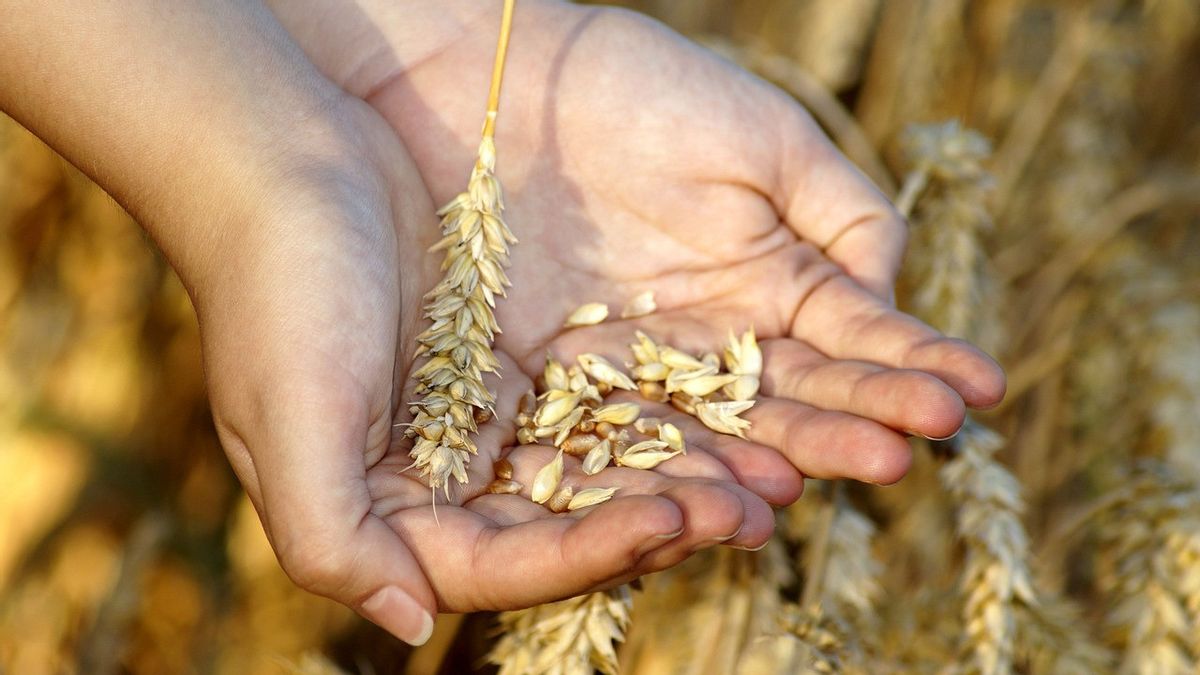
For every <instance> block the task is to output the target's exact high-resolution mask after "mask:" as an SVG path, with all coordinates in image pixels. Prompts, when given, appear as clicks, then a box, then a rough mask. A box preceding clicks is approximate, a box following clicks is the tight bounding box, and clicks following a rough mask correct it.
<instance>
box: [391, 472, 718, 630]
mask: <svg viewBox="0 0 1200 675" xmlns="http://www.w3.org/2000/svg"><path fill="white" fill-rule="evenodd" d="M505 497H506V498H507V499H506V500H503V501H505V502H508V506H507V507H506V508H507V509H510V510H518V509H521V508H525V509H527V510H529V511H531V512H532V509H533V508H534V507H536V508H538V509H541V507H540V506H537V505H534V504H529V506H525V507H523V506H518V505H517V504H516V500H523V498H521V497H518V496H516V495H505ZM479 499H480V500H483V501H484V502H485V503H486V502H491V503H492V504H495V503H496V502H498V501H502V500H498V499H495V498H494V496H491V495H489V496H486V497H480V498H479ZM738 506H739V508H735V509H733V510H734V511H735V512H738V514H739V515H738V517H739V518H740V502H738ZM388 523H389V524H390V525H391V526H392V527H393V528H395V529H396V530H397V531H399V532H400V533H401V534H402V536H403V537H404V539H405V540H406V541H408V542H409V543H410V545H411V546H412V549H413V552H414V553H415V554H416V556H417V558H418V560H420V562H421V565H422V567H423V568H424V569H426V570H427V571H428V575H429V579H430V582H431V584H432V586H433V587H434V588H435V589H437V593H438V601H439V603H440V605H441V606H442V607H445V608H447V609H449V610H452V611H474V610H480V609H486V610H505V609H515V608H523V607H530V606H533V605H537V604H541V603H544V602H551V601H554V600H558V599H561V598H564V597H568V596H571V595H575V594H578V593H581V592H584V591H587V590H588V589H590V588H593V587H595V586H598V585H600V584H601V583H603V582H605V581H607V580H610V579H613V578H615V577H618V576H620V575H623V574H625V573H628V571H629V570H632V569H634V568H635V567H636V566H637V565H638V561H639V560H640V559H641V558H642V557H644V556H645V555H646V554H647V553H649V552H650V551H652V550H654V549H656V548H659V547H661V546H663V545H664V544H665V543H667V542H669V541H671V540H674V539H676V538H679V537H682V536H683V534H684V531H685V523H684V517H683V514H682V512H681V511H680V509H679V507H678V506H677V505H676V504H675V502H674V501H672V500H671V499H669V498H666V497H659V496H649V495H629V496H627V497H623V498H621V499H613V500H611V501H609V502H605V503H604V504H601V505H599V506H598V507H596V508H595V509H594V510H592V511H591V512H590V513H588V514H586V515H585V516H584V517H582V518H571V517H532V519H529V520H526V521H524V522H520V523H518V524H515V525H509V526H505V527H501V526H500V524H498V523H495V522H493V521H490V520H488V519H486V518H484V517H483V516H481V515H480V514H477V513H474V512H472V511H469V510H466V509H463V508H456V507H439V509H438V519H436V520H435V518H434V516H433V511H432V509H431V508H427V507H419V508H413V509H408V510H404V511H400V512H397V513H395V514H392V515H391V516H389V517H388ZM701 531H702V536H703V534H705V533H707V530H703V529H702V530H701Z"/></svg>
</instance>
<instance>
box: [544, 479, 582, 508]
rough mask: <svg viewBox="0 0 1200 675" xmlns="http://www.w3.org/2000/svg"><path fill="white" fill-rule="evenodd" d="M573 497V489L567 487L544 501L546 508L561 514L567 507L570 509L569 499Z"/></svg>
mask: <svg viewBox="0 0 1200 675" xmlns="http://www.w3.org/2000/svg"><path fill="white" fill-rule="evenodd" d="M574 496H575V488H573V487H571V486H570V485H567V486H565V487H563V488H562V489H561V490H559V491H558V492H555V493H554V496H553V497H551V498H550V499H549V500H547V501H546V508H548V509H550V510H551V511H553V512H554V513H562V512H563V511H566V510H567V508H568V507H570V505H571V498H573V497H574Z"/></svg>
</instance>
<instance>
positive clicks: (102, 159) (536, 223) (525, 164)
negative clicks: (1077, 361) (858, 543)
mask: <svg viewBox="0 0 1200 675" xmlns="http://www.w3.org/2000/svg"><path fill="white" fill-rule="evenodd" d="M271 9H272V10H273V11H274V16H272V15H271V14H270V13H268V12H266V11H265V10H264V9H263V8H262V6H261V5H260V4H259V3H257V2H252V1H250V0H244V1H242V2H230V3H226V4H221V5H215V6H213V5H207V4H206V5H203V6H196V5H194V4H193V3H185V2H165V3H164V2H161V1H159V0H128V1H127V2H125V3H122V4H121V6H120V7H119V8H118V7H115V6H108V5H105V4H103V3H99V4H96V5H95V6H92V7H89V8H88V12H87V13H81V12H76V13H75V14H72V13H70V12H67V11H66V10H63V9H61V8H56V7H54V6H53V3H37V2H32V1H24V2H22V1H18V0H11V1H10V2H8V3H6V4H4V5H2V6H0V45H4V46H3V48H2V49H3V51H4V53H3V54H0V107H2V108H3V109H4V110H5V111H6V112H9V113H10V114H12V115H13V116H14V117H15V118H16V119H18V121H20V122H22V123H23V124H25V125H26V126H28V127H30V128H31V129H33V130H34V131H35V133H38V134H39V135H40V136H41V137H42V138H44V139H46V140H47V142H49V143H51V144H52V145H53V146H54V147H55V148H56V149H58V150H59V151H60V152H61V153H63V154H64V156H66V157H67V158H68V159H70V160H71V161H73V162H74V163H75V164H76V165H77V166H80V167H81V168H82V169H84V170H85V171H87V172H88V173H89V175H91V176H92V177H93V178H95V179H97V181H98V182H100V184H101V185H102V186H104V187H105V188H106V189H107V190H109V191H110V192H111V193H112V194H113V195H114V197H116V198H117V199H118V200H119V201H120V202H121V203H122V204H123V205H125V206H126V208H128V209H129V210H130V212H131V213H133V214H134V215H135V216H136V217H137V218H138V219H139V221H140V222H142V223H143V224H144V225H145V226H146V228H147V229H148V231H150V232H151V233H152V234H153V236H154V237H155V239H156V241H157V242H158V243H159V245H160V246H161V247H162V248H163V250H164V252H165V253H166V255H167V256H168V258H169V259H170V260H171V261H172V264H173V265H174V266H175V267H176V269H177V270H178V271H179V273H180V276H181V278H182V279H183V280H184V283H185V285H186V286H187V287H188V290H189V292H190V294H191V296H192V299H193V302H194V304H195V305H196V309H197V313H198V316H199V320H200V325H201V331H202V336H203V341H204V343H203V344H204V357H205V367H206V371H207V375H208V381H209V389H210V397H211V401H212V407H213V415H214V420H215V422H216V424H217V428H218V432H219V434H220V436H221V440H222V443H223V445H224V446H225V448H226V451H227V454H228V455H229V458H230V461H231V463H232V465H233V467H234V469H235V471H236V472H237V473H238V476H239V478H240V479H241V481H242V483H243V485H244V486H245V488H246V491H247V493H248V494H249V496H250V498H251V500H252V501H253V503H254V505H255V507H256V508H257V509H258V512H259V514H260V516H261V518H262V521H263V525H264V529H265V531H266V533H267V536H268V538H269V539H270V541H271V543H272V546H273V547H274V549H275V551H276V554H277V555H278V557H279V559H280V562H281V564H282V566H283V568H284V570H285V571H287V573H288V574H289V575H290V576H291V577H292V578H293V579H294V580H295V581H296V582H297V583H298V584H300V585H301V586H303V587H305V588H307V589H309V590H311V591H313V592H317V593H321V594H323V595H327V596H329V597H332V598H335V599H337V600H339V601H341V602H344V603H346V604H347V605H349V606H350V607H353V608H354V609H356V610H358V611H359V612H360V613H362V614H363V615H364V616H366V617H367V618H369V619H371V620H373V621H375V622H377V623H379V624H380V625H382V626H383V627H385V628H387V629H388V630H390V631H391V632H393V633H394V634H395V635H397V636H398V637H400V638H402V639H405V640H408V641H410V642H413V643H419V642H422V641H424V640H425V639H427V638H428V635H429V630H430V629H431V626H432V619H431V617H432V615H433V614H434V613H435V612H437V611H471V610H476V609H510V608H516V607H524V606H529V605H532V604H536V603H539V602H544V601H548V600H552V599H556V598H560V597H564V596H567V595H571V594H576V593H579V592H583V591H586V590H591V589H599V588H607V587H610V586H612V585H614V584H618V583H622V582H625V581H627V580H629V579H632V578H634V577H636V576H638V575H641V574H645V573H648V572H652V571H655V570H659V569H664V568H666V567H669V566H671V565H673V564H676V563H678V562H680V561H681V560H683V559H685V558H686V557H687V556H688V555H690V554H691V553H693V552H695V551H697V550H701V549H703V548H706V547H709V546H713V545H715V544H717V543H724V544H728V545H735V546H741V547H745V548H755V547H758V546H761V545H762V544H763V543H765V542H766V540H767V538H768V537H769V536H770V533H771V529H772V527H773V517H772V514H771V511H770V508H769V506H768V503H770V504H786V503H790V502H791V501H793V500H795V499H796V498H798V497H799V494H800V492H801V490H802V486H803V477H804V476H816V477H822V478H843V477H845V478H854V479H858V480H866V481H870V482H875V483H889V482H894V481H895V480H898V479H899V478H900V477H901V476H902V475H903V474H904V472H905V471H906V470H907V467H908V464H909V462H910V461H911V458H910V455H909V452H908V447H907V444H906V442H905V440H904V435H905V434H906V433H908V432H913V433H919V434H923V435H926V436H934V437H941V436H948V435H950V434H952V433H954V431H955V430H957V428H958V427H959V425H960V424H961V422H962V418H963V414H964V410H965V408H966V407H967V406H974V407H981V406H990V405H994V404H995V403H997V402H998V401H999V400H1000V398H1001V396H1002V395H1003V388H1004V380H1003V375H1002V373H1001V371H1000V370H999V368H998V367H997V366H996V365H995V364H994V362H992V361H991V360H990V359H989V358H987V357H986V356H985V355H983V354H982V353H980V352H979V351H978V350H976V349H974V348H973V347H970V346H969V345H966V344H965V343H962V342H960V341H956V340H949V339H946V338H944V337H942V336H940V335H938V334H937V333H936V332H935V331H933V330H932V329H930V328H928V327H926V326H924V325H922V324H921V323H920V322H918V321H916V320H915V319H912V318H911V317H908V316H906V315H904V314H902V313H899V312H897V311H896V310H895V309H893V308H892V307H891V304H890V301H889V300H888V298H890V296H891V284H892V280H893V278H894V275H895V271H896V268H897V266H898V264H899V259H900V256H901V252H902V249H903V243H904V230H903V226H902V224H901V222H900V220H899V219H898V218H897V217H896V215H895V213H894V212H893V211H892V209H891V208H890V206H889V205H888V204H887V202H886V200H885V199H883V198H882V197H881V196H880V195H879V194H878V193H877V192H876V191H875V190H874V189H873V188H872V187H871V186H870V185H869V184H868V183H867V182H866V181H865V180H864V179H863V178H862V177H861V175H860V174H858V172H856V171H855V170H854V169H853V167H852V166H850V165H849V164H848V163H847V162H846V160H845V159H844V158H842V157H841V155H840V154H838V153H837V152H836V150H834V149H833V148H832V147H831V146H830V144H829V143H828V141H827V140H826V139H825V138H824V137H823V136H822V135H821V134H820V133H819V131H818V130H817V128H816V127H815V125H814V124H813V123H812V121H811V120H810V119H809V118H808V116H807V115H806V114H805V113H804V112H803V110H801V109H800V108H799V107H798V106H796V105H795V104H794V103H792V102H791V101H790V100H789V99H788V98H787V97H785V96H783V95H782V94H781V93H779V92H778V91H776V90H774V89H773V88H771V87H769V86H767V85H765V84H764V83H762V82H760V81H758V80H756V79H755V78H753V77H751V76H749V75H747V74H745V73H743V72H742V71H740V70H738V69H736V68H734V67H732V66H730V65H728V64H726V63H724V62H722V61H720V60H718V59H716V58H715V57H712V56H710V55H708V54H707V53H705V52H703V51H701V50H699V49H698V48H696V47H694V46H692V45H691V44H690V43H688V42H687V41H685V40H683V39H682V38H680V37H678V36H676V35H674V34H673V33H671V32H669V31H667V30H666V29H664V28H662V27H661V26H658V25H656V24H654V23H652V22H650V21H648V20H646V19H644V18H641V17H637V16H635V15H630V14H627V13H624V12H619V11H615V10H596V9H584V8H577V7H572V6H568V5H560V4H557V3H550V2H544V3H543V2H534V1H532V0H530V1H528V2H522V3H521V6H520V8H519V10H518V15H517V16H518V20H517V24H516V26H515V28H514V42H513V47H512V52H511V53H510V60H509V66H508V75H507V79H506V85H505V86H506V90H505V91H506V94H505V99H504V104H503V109H502V113H501V116H500V120H501V121H500V126H499V131H498V135H497V147H498V149H499V156H500V165H499V167H498V175H499V177H500V179H501V180H502V182H503V183H504V185H505V187H506V188H507V190H508V194H507V205H508V210H507V212H506V217H507V219H508V221H509V223H510V225H511V226H512V227H513V229H514V231H515V232H516V233H517V235H518V236H519V237H521V239H522V243H521V244H519V245H518V246H517V247H516V249H515V250H514V255H513V265H512V268H511V270H510V276H511V277H512V279H513V282H514V288H513V291H512V292H511V293H510V295H509V297H508V298H507V299H505V300H503V301H502V302H501V303H500V307H499V309H498V316H499V319H500V323H501V325H502V326H503V327H504V331H505V332H504V334H503V335H502V336H501V337H500V339H499V341H498V343H497V345H496V350H497V352H498V354H499V356H500V359H501V361H502V363H503V366H504V370H503V376H504V377H503V379H502V380H500V379H492V380H490V381H489V385H491V386H492V387H493V388H495V390H496V391H497V392H498V404H497V412H498V413H499V417H500V420H499V421H494V422H492V423H490V424H488V425H485V427H484V428H483V429H481V433H480V436H479V439H478V444H479V447H480V455H479V456H478V457H476V458H474V459H473V460H472V462H471V464H470V473H471V483H470V485H469V486H468V487H467V488H466V489H460V488H458V487H456V488H455V489H454V490H452V491H451V495H450V498H449V499H448V500H447V499H444V498H441V499H439V506H438V507H437V509H436V516H435V511H434V508H433V507H432V506H431V504H430V497H431V494H430V490H429V488H428V487H427V486H426V485H425V484H424V483H422V482H421V481H420V480H419V479H418V478H417V477H415V476H414V475H412V472H403V471H402V469H403V468H404V467H405V466H407V464H408V458H407V449H406V446H405V445H404V444H403V443H402V442H401V439H400V434H398V433H393V428H394V425H395V424H396V423H397V422H398V421H401V420H402V419H403V417H404V415H405V414H406V406H405V405H403V404H404V402H405V401H408V400H411V399H410V398H409V396H408V395H407V394H406V392H405V388H406V387H407V386H409V381H408V377H407V373H408V372H409V371H410V370H411V367H412V363H413V359H412V347H413V344H414V343H413V337H414V336H415V335H416V333H417V332H419V331H420V329H421V320H420V315H419V308H420V305H421V295H422V294H423V293H424V292H425V290H426V289H428V288H430V287H432V286H433V285H434V284H435V283H436V281H437V279H438V277H439V271H438V269H437V263H438V261H437V260H436V259H435V258H434V257H433V256H429V255H425V254H424V253H423V250H424V248H425V247H426V246H427V245H429V244H431V243H432V242H433V241H434V238H435V237H436V235H437V228H436V226H435V223H436V217H435V215H434V213H433V208H434V205H435V204H437V203H443V202H445V201H447V200H448V199H450V198H451V197H452V196H453V195H454V194H455V193H457V192H458V191H459V190H460V189H462V187H463V186H464V185H465V181H466V176H467V172H468V171H469V169H470V166H471V162H472V161H473V156H474V151H475V144H476V142H477V138H478V136H477V134H478V129H479V124H480V122H481V107H482V101H483V96H484V92H486V89H487V75H488V73H489V72H490V63H491V54H492V50H493V48H494V40H495V26H496V25H497V14H496V10H497V9H498V8H497V7H496V6H494V5H493V4H491V3H468V2H462V3H458V2H448V3H427V2H411V3H404V2H400V3H396V2H386V3H385V2H374V0H371V1H367V0H364V1H363V2H359V3H356V4H355V5H353V6H351V5H348V4H346V3H344V2H340V1H338V2H334V1H332V0H328V1H326V0H319V1H318V0H313V1H312V2H299V1H297V2H288V3H283V2H280V3H278V4H277V5H275V6H273V7H272V8H271ZM84 14H86V16H84ZM277 20H278V22H277ZM146 26H154V27H155V30H154V31H147V30H145V27H146ZM113 54H120V55H121V56H122V58H111V55H113ZM164 63H172V64H175V65H176V66H177V67H175V68H163V67H162V64H164ZM148 72H152V73H154V75H155V77H153V78H146V77H143V75H144V74H146V73H148ZM31 74H32V75H31ZM133 75H138V76H137V77H134V76H133ZM181 129H186V130H187V133H182V132H181ZM630 242H637V246H631V245H630ZM643 290H654V291H655V292H656V295H657V299H658V303H659V306H660V311H659V312H658V313H656V314H654V315H651V316H649V317H645V318H643V319H639V320H636V321H626V322H622V321H616V322H609V323H605V324H602V325H600V326H595V327H589V328H585V329H575V330H570V331H564V330H562V329H561V328H560V323H561V320H562V318H563V317H565V316H566V315H567V314H568V313H569V312H570V310H571V309H573V308H574V307H575V306H576V305H578V304H580V303H581V302H584V301H591V300H600V301H605V302H608V303H610V304H611V305H612V306H613V307H614V308H615V307H619V306H620V305H621V304H622V303H623V302H624V301H625V300H627V299H628V298H631V297H632V296H633V295H635V294H636V293H638V292H641V291H643ZM751 324H753V325H754V326H755V327H756V329H757V330H758V334H759V336H760V338H762V339H763V348H764V353H765V356H766V371H765V373H764V379H763V396H762V397H761V400H760V402H759V403H758V404H757V405H756V406H755V408H754V409H753V410H752V411H751V412H750V413H749V414H748V415H747V417H748V418H749V419H751V420H752V421H753V422H754V426H753V428H752V431H751V433H750V438H749V440H748V441H741V440H738V439H734V438H731V437H723V436H719V435H716V434H712V433H709V432H707V431H706V430H704V429H703V427H699V426H698V425H697V424H695V423H694V422H692V423H689V422H690V420H688V419H686V418H681V417H680V416H678V415H676V416H675V417H674V418H671V419H672V421H675V422H676V423H677V424H678V425H679V426H680V427H681V428H682V429H683V430H684V433H685V435H686V436H687V437H688V439H689V453H688V455H687V456H686V457H679V458H676V459H673V460H671V461H669V462H666V463H664V464H662V465H661V466H660V467H659V468H658V469H657V470H655V471H652V472H643V471H633V470H626V469H612V468H610V469H607V470H605V471H604V472H603V473H602V474H601V475H599V476H596V477H589V478H585V477H583V476H582V475H581V473H580V472H578V470H577V462H570V463H569V466H568V472H567V478H566V480H567V482H568V484H572V485H576V486H577V487H585V486H589V485H595V486H604V487H608V486H619V487H620V488H621V490H620V492H618V497H619V498H616V499H613V500H612V501H610V502H608V503H605V504H603V505H600V506H598V507H594V508H591V509H588V510H587V511H586V512H580V513H575V514H569V515H555V514H551V513H549V512H548V511H547V510H545V509H544V508H542V507H540V506H538V505H535V504H532V503H531V502H529V501H528V499H527V495H521V496H518V495H488V494H482V493H481V492H482V489H483V487H484V486H486V484H487V483H488V482H489V481H490V480H491V478H492V475H491V474H492V461H493V460H494V459H495V458H497V457H499V456H501V455H502V454H506V453H507V454H508V457H509V459H510V460H511V461H512V463H513V464H514V467H515V471H516V476H515V477H516V479H517V480H519V481H521V482H523V483H525V484H526V485H528V484H529V483H530V482H531V480H532V475H533V473H535V472H536V471H537V469H538V468H539V467H540V466H541V465H542V464H544V463H545V462H546V461H548V460H549V459H550V457H551V454H550V452H549V449H548V448H542V447H522V448H515V449H513V448H511V445H512V444H513V443H514V439H513V436H512V429H511V426H510V424H509V423H508V422H506V421H504V420H506V419H511V417H512V414H513V412H514V408H515V405H516V400H517V398H518V397H519V396H520V394H521V393H522V392H524V391H525V390H527V389H528V388H529V387H530V386H531V379H532V377H533V376H535V375H536V374H537V372H539V370H540V367H541V363H542V359H543V358H544V354H545V352H546V351H547V350H549V351H551V352H553V353H555V354H556V355H558V356H559V357H560V358H571V357H573V356H574V355H575V354H577V353H578V352H580V351H594V352H600V353H602V354H605V355H607V356H609V357H610V358H611V359H612V360H614V361H615V362H620V361H623V360H626V358H627V353H628V352H627V347H626V346H625V345H626V344H627V342H628V341H629V338H630V336H631V335H632V332H633V330H634V328H638V327H640V328H642V329H644V330H646V331H647V332H648V333H650V334H651V335H653V336H655V337H656V338H658V339H660V340H664V341H667V342H670V343H672V344H674V345H676V346H678V347H681V348H685V349H691V350H707V349H713V348H715V347H717V346H719V344H720V341H721V340H722V339H723V337H724V334H725V331H726V329H727V328H734V329H738V330H741V329H743V328H745V327H747V326H748V325H751ZM660 413H661V415H662V416H669V415H670V413H668V412H667V411H659V410H655V409H654V408H653V407H652V406H648V407H647V414H652V415H660Z"/></svg>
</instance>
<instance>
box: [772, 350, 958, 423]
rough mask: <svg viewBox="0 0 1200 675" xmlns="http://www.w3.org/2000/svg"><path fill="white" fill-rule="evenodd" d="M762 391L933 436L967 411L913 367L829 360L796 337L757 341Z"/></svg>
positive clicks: (941, 385) (950, 391) (947, 389)
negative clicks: (758, 343)
mask: <svg viewBox="0 0 1200 675" xmlns="http://www.w3.org/2000/svg"><path fill="white" fill-rule="evenodd" d="M762 350H763V363H764V369H763V379H762V393H764V394H766V395H767V396H774V397H776V398H784V399H791V400H794V401H797V402H799V403H804V404H807V405H810V406H813V407H816V408H822V409H824V410H837V411H841V412H846V413H850V414H852V415H858V416H859V417H865V418H867V419H870V420H873V421H876V422H879V423H880V424H883V425H886V426H889V427H891V428H893V429H899V430H901V431H905V432H907V433H910V434H916V435H920V436H924V437H926V438H932V439H944V438H949V437H950V436H953V435H954V434H955V433H957V432H958V429H959V427H961V426H962V422H963V419H964V417H965V415H966V410H965V407H964V405H963V401H962V397H960V396H959V395H958V392H956V391H954V389H952V388H951V387H950V386H949V385H947V384H946V383H945V382H943V381H941V380H940V379H938V378H936V377H934V376H933V375H930V374H928V373H925V372H921V371H918V370H905V369H895V368H887V367H884V366H880V365H876V364H873V363H867V362H865V361H851V360H840V359H838V360H834V359H829V358H828V357H826V356H825V355H824V354H822V353H820V352H819V351H817V350H815V349H813V348H812V347H810V346H808V345H806V344H805V343H803V342H800V341H798V340H790V339H780V340H766V341H764V342H763V343H762Z"/></svg>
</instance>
